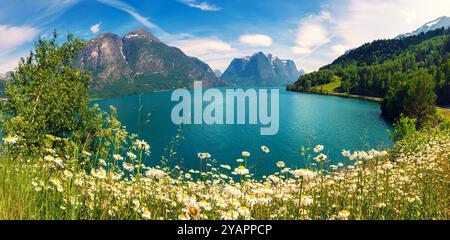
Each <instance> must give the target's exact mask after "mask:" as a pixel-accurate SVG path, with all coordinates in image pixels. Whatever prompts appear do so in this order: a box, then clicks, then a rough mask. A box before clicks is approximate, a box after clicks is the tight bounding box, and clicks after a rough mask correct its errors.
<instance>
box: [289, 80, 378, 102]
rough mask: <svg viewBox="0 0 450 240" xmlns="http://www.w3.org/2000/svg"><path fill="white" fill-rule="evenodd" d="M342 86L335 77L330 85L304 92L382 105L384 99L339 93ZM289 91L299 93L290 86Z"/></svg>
mask: <svg viewBox="0 0 450 240" xmlns="http://www.w3.org/2000/svg"><path fill="white" fill-rule="evenodd" d="M340 86H341V80H340V79H339V78H338V77H336V76H335V77H334V79H333V81H331V82H330V83H327V84H323V85H319V86H314V87H311V88H310V89H308V90H307V91H303V92H306V93H312V94H320V95H328V96H336V97H343V98H352V99H359V100H364V101H370V102H378V103H381V102H382V101H383V99H382V98H377V97H368V96H362V95H355V94H349V93H340V92H337V90H338V89H339V87H340ZM287 90H288V91H293V92H297V91H296V90H295V89H294V88H292V87H289V86H288V87H287Z"/></svg>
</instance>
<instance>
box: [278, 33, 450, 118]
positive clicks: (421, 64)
mask: <svg viewBox="0 0 450 240" xmlns="http://www.w3.org/2000/svg"><path fill="white" fill-rule="evenodd" d="M336 78H338V79H339V80H340V82H341V83H340V86H339V87H338V88H336V89H335V91H336V92H339V93H349V94H355V95H364V96H370V97H380V98H384V101H383V103H382V107H381V108H382V111H383V115H384V116H386V118H388V119H391V120H395V119H398V118H399V116H400V115H401V114H405V115H408V116H410V117H414V118H417V119H418V125H419V126H420V125H421V124H423V122H424V121H425V120H424V119H425V118H426V117H425V116H429V114H430V113H432V112H433V111H434V107H433V106H434V104H437V105H443V106H450V30H449V29H446V30H445V29H444V28H442V29H438V30H435V31H430V32H427V33H422V34H420V35H416V36H410V37H407V38H401V39H389V40H376V41H373V42H372V43H366V44H364V45H362V46H361V47H359V48H356V49H353V50H350V51H348V52H347V53H345V54H344V55H342V56H341V57H339V58H337V59H336V60H335V61H334V62H332V63H331V64H329V65H326V66H324V67H322V68H321V69H319V71H316V72H313V73H310V74H306V75H303V76H301V77H300V78H299V79H298V81H297V82H295V83H294V84H292V85H289V86H288V87H287V89H288V90H290V91H300V92H308V91H317V88H318V86H319V87H320V86H321V85H325V84H329V83H331V82H333V81H335V80H336Z"/></svg>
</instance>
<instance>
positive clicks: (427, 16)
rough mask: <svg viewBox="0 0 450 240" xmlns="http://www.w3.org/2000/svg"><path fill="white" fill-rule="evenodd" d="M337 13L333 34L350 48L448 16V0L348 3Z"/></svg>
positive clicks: (395, 34)
mask: <svg viewBox="0 0 450 240" xmlns="http://www.w3.org/2000/svg"><path fill="white" fill-rule="evenodd" d="M345 6H347V7H346V8H341V9H339V12H337V13H336V25H335V26H334V32H335V34H336V35H337V37H339V38H340V39H342V40H343V42H344V43H345V44H346V45H348V46H350V47H358V46H359V45H361V44H363V43H366V42H370V41H373V40H376V39H386V38H393V37H395V36H397V35H399V34H401V33H405V32H410V31H413V30H415V29H417V28H418V27H420V26H422V25H423V24H425V23H426V22H429V21H431V20H434V19H436V18H438V17H441V16H444V15H449V14H450V1H448V0H428V1H423V0H379V1H370V0H348V3H347V4H345Z"/></svg>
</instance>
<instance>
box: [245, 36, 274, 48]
mask: <svg viewBox="0 0 450 240" xmlns="http://www.w3.org/2000/svg"><path fill="white" fill-rule="evenodd" d="M239 41H240V42H241V43H244V44H248V45H250V46H255V47H270V46H272V38H271V37H269V36H267V35H263V34H245V35H241V36H240V37H239Z"/></svg>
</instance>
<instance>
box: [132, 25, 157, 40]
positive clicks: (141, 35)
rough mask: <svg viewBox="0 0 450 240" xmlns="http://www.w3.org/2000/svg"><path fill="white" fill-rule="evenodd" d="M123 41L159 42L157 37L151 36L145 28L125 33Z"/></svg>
mask: <svg viewBox="0 0 450 240" xmlns="http://www.w3.org/2000/svg"><path fill="white" fill-rule="evenodd" d="M124 39H145V40H147V41H150V42H160V40H159V39H158V38H157V37H155V36H153V34H151V33H150V32H149V31H147V29H145V28H138V29H136V30H134V31H131V32H129V33H127V34H126V35H125V36H124Z"/></svg>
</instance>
